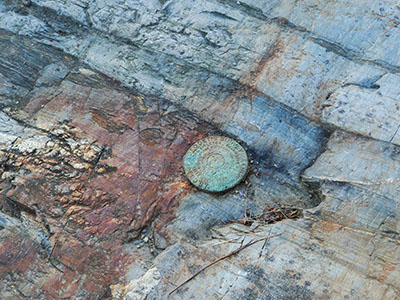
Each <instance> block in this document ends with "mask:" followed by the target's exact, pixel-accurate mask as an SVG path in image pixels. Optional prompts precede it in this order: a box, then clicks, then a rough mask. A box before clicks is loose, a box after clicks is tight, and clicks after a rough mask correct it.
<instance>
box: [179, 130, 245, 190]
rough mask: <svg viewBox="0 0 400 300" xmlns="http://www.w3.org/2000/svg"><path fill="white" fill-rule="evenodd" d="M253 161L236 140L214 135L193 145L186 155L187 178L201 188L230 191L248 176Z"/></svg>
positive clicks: (184, 163) (184, 165)
mask: <svg viewBox="0 0 400 300" xmlns="http://www.w3.org/2000/svg"><path fill="white" fill-rule="evenodd" d="M248 166H249V160H248V158H247V154H246V151H245V150H244V148H243V147H242V146H241V145H240V144H239V143H238V142H236V141H234V140H232V139H230V138H227V137H223V136H211V137H207V138H205V139H202V140H200V141H198V142H196V143H195V144H193V145H192V146H191V147H190V148H189V150H188V151H187V152H186V154H185V158H184V162H183V167H184V169H185V173H186V176H187V178H188V179H189V180H190V182H191V183H193V184H194V185H195V186H196V187H198V188H199V189H202V190H205V191H209V192H222V191H226V190H228V189H230V188H232V187H234V186H235V185H236V184H238V183H239V182H240V181H242V179H243V178H244V177H245V175H246V173H247V168H248Z"/></svg>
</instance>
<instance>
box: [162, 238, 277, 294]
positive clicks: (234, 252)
mask: <svg viewBox="0 0 400 300" xmlns="http://www.w3.org/2000/svg"><path fill="white" fill-rule="evenodd" d="M272 237H274V236H267V237H265V238H262V239H258V240H255V241H251V242H249V243H247V244H246V245H243V246H241V247H239V248H237V249H236V250H233V251H232V252H230V253H229V254H227V255H225V256H223V257H220V258H218V259H217V260H214V261H213V262H212V263H210V264H208V265H206V266H204V267H202V268H201V269H200V270H198V271H197V272H196V273H194V274H193V275H192V276H191V277H189V278H188V279H187V280H185V281H184V282H183V283H181V284H180V285H178V286H177V287H176V288H174V289H173V290H172V291H171V292H170V293H169V294H168V296H171V295H172V294H173V293H174V292H175V291H177V290H178V289H180V288H181V287H183V286H184V285H185V284H186V283H188V282H189V281H191V280H192V279H194V278H195V277H196V276H197V275H199V274H200V273H201V272H203V271H204V270H205V269H207V268H209V267H211V266H212V265H215V264H216V263H217V262H220V261H221V260H224V259H226V258H228V257H231V256H233V255H235V254H238V253H239V252H240V251H242V250H244V249H246V248H248V247H250V246H251V245H254V244H256V243H258V242H261V241H264V240H265V241H266V240H267V239H270V238H272Z"/></svg>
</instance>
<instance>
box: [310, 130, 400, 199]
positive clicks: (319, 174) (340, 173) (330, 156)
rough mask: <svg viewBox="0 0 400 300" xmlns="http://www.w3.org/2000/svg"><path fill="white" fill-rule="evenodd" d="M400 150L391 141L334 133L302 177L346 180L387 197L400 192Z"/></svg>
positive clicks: (392, 196)
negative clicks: (323, 150)
mask: <svg viewBox="0 0 400 300" xmlns="http://www.w3.org/2000/svg"><path fill="white" fill-rule="evenodd" d="M399 153H400V149H399V148H398V146H395V145H392V144H390V143H384V142H378V141H373V140H370V139H367V138H364V137H357V136H354V135H351V134H348V133H343V132H337V133H335V134H334V136H333V137H332V139H331V140H330V141H329V143H328V145H327V151H326V152H324V153H323V154H322V155H321V156H320V157H319V158H318V159H317V161H316V162H315V164H313V165H312V167H310V168H309V169H307V170H306V171H305V172H304V175H303V177H304V178H305V180H307V181H332V182H346V183H351V184H353V185H356V186H361V187H362V188H364V189H366V190H368V191H370V192H371V193H376V194H380V195H382V196H384V197H386V198H389V199H397V198H398V196H399V195H400V194H399V193H400V189H399V187H400V186H399V182H398V181H399V174H400V160H399Z"/></svg>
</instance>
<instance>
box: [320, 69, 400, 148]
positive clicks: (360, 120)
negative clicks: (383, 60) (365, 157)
mask: <svg viewBox="0 0 400 300" xmlns="http://www.w3.org/2000/svg"><path fill="white" fill-rule="evenodd" d="M399 99H400V76H398V75H392V74H388V75H385V76H383V77H382V78H381V79H379V80H378V81H376V83H375V87H371V88H363V87H359V86H356V85H350V86H346V87H343V88H341V89H338V90H337V91H335V93H333V94H332V95H331V96H330V97H329V99H328V100H327V101H326V102H325V103H324V104H323V106H324V110H323V111H322V120H324V121H325V122H327V123H330V124H333V125H335V126H337V127H340V128H343V129H345V130H348V131H352V132H356V133H360V134H362V135H365V136H370V137H373V138H376V139H379V140H383V141H387V142H392V143H394V144H399V143H400V140H399V136H398V135H397V133H398V129H399V126H400V117H399V113H398V112H399V110H400V103H399Z"/></svg>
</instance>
